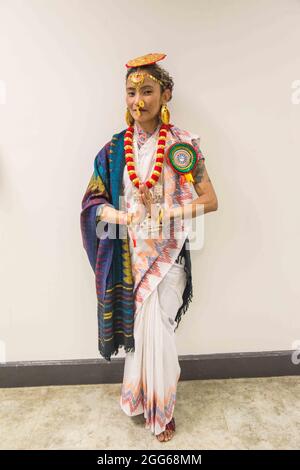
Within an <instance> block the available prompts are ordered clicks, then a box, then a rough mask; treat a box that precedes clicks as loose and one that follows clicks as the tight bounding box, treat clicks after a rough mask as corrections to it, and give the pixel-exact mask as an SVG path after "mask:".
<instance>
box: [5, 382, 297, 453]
mask: <svg viewBox="0 0 300 470" xmlns="http://www.w3.org/2000/svg"><path fill="white" fill-rule="evenodd" d="M120 391H121V384H112V385H77V386H65V387H32V388H10V389H8V388H2V389H0V401H1V406H0V449H107V450H109V449H299V448H300V377H277V378H276V377H272V378H258V379H232V380H199V381H197V380H194V381H187V382H179V384H178V388H177V402H176V406H175V413H174V416H175V418H176V433H175V435H174V437H173V439H171V440H170V441H169V442H163V443H160V442H158V441H157V439H156V438H155V436H154V435H153V434H151V431H149V430H146V429H144V418H143V416H142V415H140V416H137V417H134V418H131V417H128V416H126V415H125V414H124V412H123V411H122V410H121V408H120V406H119V396H120Z"/></svg>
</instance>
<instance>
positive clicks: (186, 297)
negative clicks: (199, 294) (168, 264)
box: [175, 239, 193, 330]
mask: <svg viewBox="0 0 300 470" xmlns="http://www.w3.org/2000/svg"><path fill="white" fill-rule="evenodd" d="M187 243H188V239H186V240H185V242H184V244H183V247H182V250H181V252H180V253H179V255H178V258H177V260H178V262H181V261H182V258H184V259H185V265H184V270H185V272H186V286H185V289H184V292H183V294H182V300H183V302H182V305H181V307H180V308H179V310H178V312H177V314H176V317H175V321H176V322H177V326H176V328H175V330H177V328H178V325H179V323H180V321H181V317H182V315H184V314H185V313H186V311H187V310H188V308H189V305H190V303H191V302H192V299H193V281H192V263H191V255H190V250H188V249H187V246H186V245H187Z"/></svg>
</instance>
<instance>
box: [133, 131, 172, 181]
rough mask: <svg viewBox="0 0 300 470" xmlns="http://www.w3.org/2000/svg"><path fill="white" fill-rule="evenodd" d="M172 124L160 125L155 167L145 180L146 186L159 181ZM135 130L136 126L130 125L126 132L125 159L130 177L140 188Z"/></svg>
mask: <svg viewBox="0 0 300 470" xmlns="http://www.w3.org/2000/svg"><path fill="white" fill-rule="evenodd" d="M170 126H171V125H170V124H162V125H161V127H160V131H159V136H158V142H157V150H156V159H155V164H154V168H153V171H152V175H151V176H150V178H149V179H148V180H147V181H146V182H145V184H146V186H147V187H148V188H149V189H150V188H152V187H153V186H154V185H155V184H156V183H157V181H158V180H159V177H160V175H161V172H162V168H163V162H164V154H165V146H166V138H167V131H168V130H169V128H170ZM133 132H134V128H133V127H132V126H129V127H128V128H127V130H126V132H125V137H124V150H125V161H126V165H127V171H128V175H129V178H130V180H131V181H132V183H133V184H134V186H135V187H136V188H138V189H139V187H140V179H139V177H138V176H137V174H136V168H135V161H134V158H133V156H134V153H133V146H132V138H133Z"/></svg>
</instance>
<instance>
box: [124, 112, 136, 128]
mask: <svg viewBox="0 0 300 470" xmlns="http://www.w3.org/2000/svg"><path fill="white" fill-rule="evenodd" d="M125 119H126V123H127V126H132V125H133V123H134V119H133V117H132V116H131V114H130V111H129V109H128V108H127V110H126V114H125Z"/></svg>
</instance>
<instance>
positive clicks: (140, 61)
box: [126, 53, 166, 89]
mask: <svg viewBox="0 0 300 470" xmlns="http://www.w3.org/2000/svg"><path fill="white" fill-rule="evenodd" d="M165 57H166V54H161V53H151V54H146V55H143V56H140V57H136V58H135V59H132V60H129V61H128V62H127V64H126V67H127V68H131V67H142V66H143V65H150V64H155V62H158V61H159V60H162V59H164V58H165ZM145 77H149V78H151V79H152V80H154V81H155V82H158V83H159V84H160V85H163V82H162V81H161V80H159V79H158V78H156V77H154V76H153V75H151V74H150V73H147V72H134V73H131V74H130V75H129V77H128V78H129V79H130V81H131V82H132V83H133V86H134V87H135V88H137V89H138V88H139V87H140V86H141V85H142V83H143V82H144V80H145Z"/></svg>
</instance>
